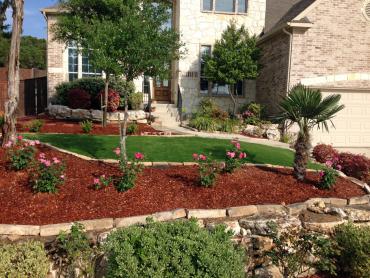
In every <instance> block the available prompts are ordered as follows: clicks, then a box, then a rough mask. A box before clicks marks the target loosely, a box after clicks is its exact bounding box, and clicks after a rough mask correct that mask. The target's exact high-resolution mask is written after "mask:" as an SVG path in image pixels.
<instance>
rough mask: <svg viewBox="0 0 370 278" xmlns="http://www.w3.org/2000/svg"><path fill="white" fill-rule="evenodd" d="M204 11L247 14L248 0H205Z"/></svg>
mask: <svg viewBox="0 0 370 278" xmlns="http://www.w3.org/2000/svg"><path fill="white" fill-rule="evenodd" d="M202 10H203V11H204V12H215V13H233V14H245V13H247V11H248V0H203V4H202Z"/></svg>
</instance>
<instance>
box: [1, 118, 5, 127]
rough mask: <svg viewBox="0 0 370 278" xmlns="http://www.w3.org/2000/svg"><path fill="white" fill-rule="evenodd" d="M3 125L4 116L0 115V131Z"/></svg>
mask: <svg viewBox="0 0 370 278" xmlns="http://www.w3.org/2000/svg"><path fill="white" fill-rule="evenodd" d="M4 123H5V118H4V115H0V129H1V128H3V126H4Z"/></svg>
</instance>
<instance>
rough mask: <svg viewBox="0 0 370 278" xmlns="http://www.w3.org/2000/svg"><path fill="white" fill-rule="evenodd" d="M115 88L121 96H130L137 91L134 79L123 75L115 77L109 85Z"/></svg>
mask: <svg viewBox="0 0 370 278" xmlns="http://www.w3.org/2000/svg"><path fill="white" fill-rule="evenodd" d="M109 86H110V87H111V88H112V89H113V90H115V91H116V92H117V93H119V95H120V96H121V97H124V96H125V94H127V95H128V96H130V95H131V94H134V93H135V89H136V88H135V84H134V82H132V81H127V80H125V79H124V78H122V77H113V78H112V79H111V81H110V85H109Z"/></svg>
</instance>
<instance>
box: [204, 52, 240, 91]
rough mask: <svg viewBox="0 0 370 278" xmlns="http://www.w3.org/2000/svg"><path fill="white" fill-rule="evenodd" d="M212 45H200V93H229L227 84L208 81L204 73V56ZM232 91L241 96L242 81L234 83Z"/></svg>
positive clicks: (208, 53)
mask: <svg viewBox="0 0 370 278" xmlns="http://www.w3.org/2000/svg"><path fill="white" fill-rule="evenodd" d="M211 53H212V47H211V46H210V45H201V46H200V93H201V94H202V95H212V96H225V95H229V94H230V91H229V85H225V84H221V83H212V82H210V81H208V79H207V77H206V76H205V74H204V67H205V59H204V58H205V57H206V56H209V55H211ZM234 92H236V95H237V96H243V95H244V92H243V81H239V82H238V83H237V84H235V88H234Z"/></svg>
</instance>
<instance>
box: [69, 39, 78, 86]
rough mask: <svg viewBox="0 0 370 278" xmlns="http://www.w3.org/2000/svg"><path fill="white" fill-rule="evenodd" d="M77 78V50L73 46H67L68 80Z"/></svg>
mask: <svg viewBox="0 0 370 278" xmlns="http://www.w3.org/2000/svg"><path fill="white" fill-rule="evenodd" d="M77 78H78V50H77V47H76V46H75V45H70V46H68V80H69V81H73V80H75V79H77Z"/></svg>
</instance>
